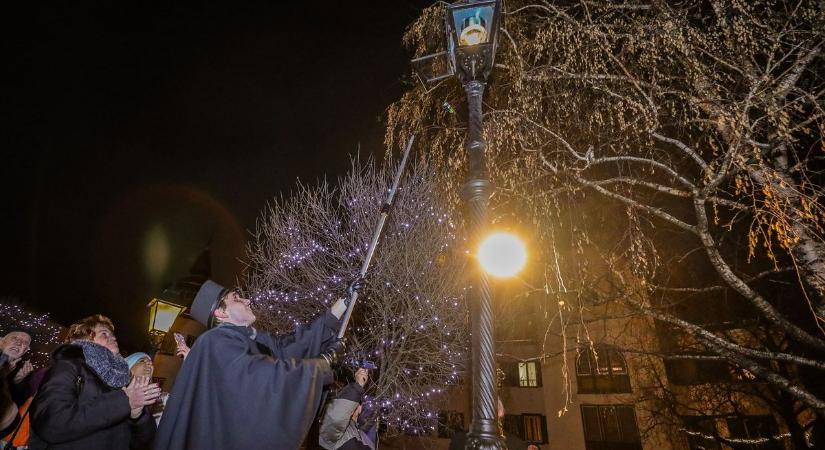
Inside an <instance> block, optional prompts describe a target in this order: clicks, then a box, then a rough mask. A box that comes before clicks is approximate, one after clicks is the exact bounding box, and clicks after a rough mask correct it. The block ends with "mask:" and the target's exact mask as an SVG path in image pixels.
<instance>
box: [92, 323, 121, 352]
mask: <svg viewBox="0 0 825 450" xmlns="http://www.w3.org/2000/svg"><path fill="white" fill-rule="evenodd" d="M94 333H95V337H94V339H92V341H94V342H95V343H96V344H100V345H102V346H104V347H106V348H108V349H109V350H110V351H111V352H112V353H114V354H115V355H118V354H120V347H118V345H117V338H116V337H115V333H114V332H113V331H112V330H110V329H109V328H108V327H106V326H104V325H97V326H95V328H94Z"/></svg>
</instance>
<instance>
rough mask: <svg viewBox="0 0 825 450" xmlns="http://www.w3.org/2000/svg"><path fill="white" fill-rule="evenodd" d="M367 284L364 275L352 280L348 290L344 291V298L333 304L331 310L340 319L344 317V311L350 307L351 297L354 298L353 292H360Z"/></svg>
mask: <svg viewBox="0 0 825 450" xmlns="http://www.w3.org/2000/svg"><path fill="white" fill-rule="evenodd" d="M366 284H367V282H366V281H365V280H364V277H360V276H359V277H358V278H356V279H354V280H352V282H351V283H350V284H349V286H347V290H346V291H345V293H344V298H342V299H339V300H338V301H337V302H335V304H334V305H332V308H330V312H331V313H332V314H333V315H334V316H335V317H337V318H338V319H340V318H341V317H344V312H346V310H347V308H349V302H350V299H352V294H355V293H356V292H360V291H361V289H363V288H364V286H365V285H366Z"/></svg>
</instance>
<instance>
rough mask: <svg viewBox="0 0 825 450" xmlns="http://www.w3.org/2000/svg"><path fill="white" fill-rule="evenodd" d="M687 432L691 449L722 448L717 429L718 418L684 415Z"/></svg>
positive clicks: (711, 449) (712, 449)
mask: <svg viewBox="0 0 825 450" xmlns="http://www.w3.org/2000/svg"><path fill="white" fill-rule="evenodd" d="M682 421H683V422H684V423H685V433H686V434H687V439H688V447H689V448H690V450H721V448H722V447H721V446H720V445H719V440H718V439H717V437H718V436H719V433H718V432H717V431H716V419H714V418H713V417H703V416H684V417H682Z"/></svg>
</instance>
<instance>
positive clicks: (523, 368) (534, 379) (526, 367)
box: [518, 361, 539, 387]
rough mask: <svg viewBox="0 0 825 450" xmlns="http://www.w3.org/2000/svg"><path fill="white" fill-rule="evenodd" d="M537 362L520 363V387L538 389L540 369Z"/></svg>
mask: <svg viewBox="0 0 825 450" xmlns="http://www.w3.org/2000/svg"><path fill="white" fill-rule="evenodd" d="M536 366H537V365H536V362H535V361H527V362H520V363H518V385H519V387H538V386H539V381H538V369H537V368H536Z"/></svg>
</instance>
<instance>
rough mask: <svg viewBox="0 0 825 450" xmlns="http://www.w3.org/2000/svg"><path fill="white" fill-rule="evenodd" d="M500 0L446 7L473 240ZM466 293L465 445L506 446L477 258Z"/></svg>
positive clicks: (479, 215)
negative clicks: (460, 99)
mask: <svg viewBox="0 0 825 450" xmlns="http://www.w3.org/2000/svg"><path fill="white" fill-rule="evenodd" d="M500 6H501V3H500V1H499V0H492V1H490V0H487V1H474V0H467V1H462V2H457V3H453V4H451V5H449V6H448V8H447V17H446V22H447V54H448V55H447V56H448V57H449V58H450V62H451V65H452V67H453V68H454V72H455V74H456V75H457V76H458V79H459V81H460V82H461V84H462V85H463V86H464V90H465V92H466V93H467V106H468V110H469V120H468V122H469V136H468V137H467V147H466V151H467V159H468V164H469V168H468V173H467V174H468V179H467V182H466V183H465V184H464V187H463V189H462V197H463V199H464V202H465V205H466V208H467V211H466V215H467V216H466V217H467V225H468V230H467V231H468V233H469V236H470V239H471V242H474V243H476V242H479V241H480V237H481V236H482V235H483V234H484V232H485V231H486V229H487V223H488V219H487V204H488V202H489V199H490V194H491V193H492V186H491V184H490V179H489V176H488V173H487V164H486V161H485V155H484V151H485V145H486V144H485V143H484V136H483V128H482V114H481V103H482V102H481V101H482V97H483V95H484V85H485V83H486V81H487V77H488V76H489V75H490V71H491V70H492V68H493V61H494V57H495V51H496V43H497V38H498V28H499V14H500ZM474 272H475V273H474V276H473V277H472V279H473V286H472V289H471V291H470V294H469V302H470V317H471V321H472V374H473V419H472V423H471V425H470V431H469V433H468V434H467V446H466V448H467V449H485V450H486V449H506V448H507V447H506V445H505V444H504V439H503V436H502V434H501V430H500V428H499V424H498V419H497V417H496V416H497V414H496V412H497V409H498V408H497V407H498V400H497V396H496V359H495V345H494V340H493V317H492V293H491V291H490V283H489V280H488V278H487V273H486V272H485V271H484V270H482V269H481V267H480V266H479V265H478V264H476V265H475V267H474Z"/></svg>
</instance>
